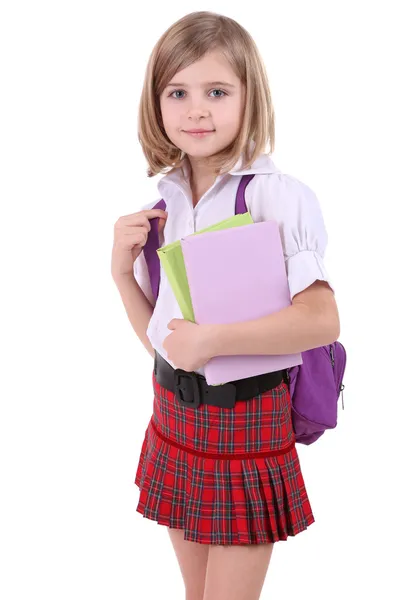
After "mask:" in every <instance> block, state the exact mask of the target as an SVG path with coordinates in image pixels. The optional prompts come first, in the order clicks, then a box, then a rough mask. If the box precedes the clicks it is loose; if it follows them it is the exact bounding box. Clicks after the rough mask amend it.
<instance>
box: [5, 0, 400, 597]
mask: <svg viewBox="0 0 400 600" xmlns="http://www.w3.org/2000/svg"><path fill="white" fill-rule="evenodd" d="M243 4H244V6H243V7H242V8H239V6H240V3H237V8H234V3H232V2H231V1H229V2H228V1H224V2H222V1H220V2H217V1H216V2H214V3H213V4H211V3H196V2H190V1H189V0H186V1H185V2H174V1H172V2H166V3H160V5H159V6H157V7H156V6H154V5H153V3H139V5H136V6H135V5H134V3H133V2H132V1H131V2H128V1H118V0H113V1H112V2H111V1H108V2H106V1H99V0H97V1H96V2H94V1H89V0H79V2H78V1H76V0H69V1H68V2H67V1H64V2H62V1H57V2H55V1H53V2H50V1H48V2H45V1H43V0H37V1H36V2H21V1H18V0H13V1H3V2H2V4H1V9H0V61H1V72H0V85H1V88H2V89H1V94H0V102H1V110H0V119H1V131H0V144H1V157H0V169H1V181H0V185H1V190H0V193H1V231H0V244H1V248H0V249H1V281H2V289H3V292H2V294H1V313H0V314H1V324H0V325H1V342H2V344H1V345H2V349H1V352H2V361H1V377H0V385H1V416H0V428H1V429H0V446H1V447H0V457H1V458H0V464H1V473H0V486H1V495H0V504H1V506H0V518H1V521H2V522H1V531H0V550H1V554H2V556H1V562H0V564H1V570H2V574H1V578H0V596H1V598H2V600H14V599H17V598H18V599H24V600H26V599H29V598H32V597H34V596H35V597H40V598H41V599H42V600H45V599H46V600H47V599H52V600H54V599H55V598H56V599H57V600H64V599H68V600H70V599H72V598H73V599H74V600H75V599H76V600H78V599H79V600H81V599H82V600H83V599H85V600H87V599H88V598H96V599H97V600H100V599H110V600H111V599H112V600H114V599H116V598H118V600H125V599H132V598H150V599H153V598H154V599H155V598H163V599H164V600H178V599H179V598H182V599H183V598H184V590H183V584H182V581H181V576H180V571H179V567H178V563H177V561H176V558H175V555H174V553H173V549H172V545H171V543H170V540H169V538H168V534H167V531H166V529H165V528H164V527H161V526H159V525H157V524H156V523H154V522H152V521H148V520H146V519H143V518H142V516H141V515H139V513H137V512H136V510H135V509H136V505H137V500H138V489H137V488H136V486H135V485H134V483H133V480H134V475H135V471H136V466H137V461H138V457H139V452H140V448H141V444H142V439H143V435H144V431H145V428H146V426H147V422H148V420H149V418H150V416H151V411H152V401H153V397H152V388H151V372H152V360H151V358H150V356H149V354H148V353H147V352H146V350H145V349H144V348H143V347H142V345H141V343H140V342H139V341H138V340H137V339H136V337H135V334H134V332H133V330H132V328H131V326H130V324H129V321H128V319H127V316H126V313H125V310H124V307H123V304H122V302H121V299H120V297H119V293H118V290H117V288H116V287H115V285H114V283H113V281H112V278H111V273H110V264H111V263H110V261H111V247H112V239H113V226H114V223H115V221H116V220H117V218H118V217H119V216H121V215H125V214H129V213H133V212H136V211H137V210H139V207H140V206H141V205H142V204H144V203H146V202H150V201H151V200H152V199H154V201H156V200H157V199H158V195H157V189H156V184H157V181H158V180H159V177H157V178H153V179H148V178H147V177H146V163H145V160H144V157H143V155H142V153H141V148H140V145H139V143H138V141H137V110H138V103H139V97H140V93H141V88H142V83H143V77H144V71H145V67H146V63H147V59H148V57H149V55H150V52H151V50H152V48H153V46H154V44H155V43H156V41H157V39H158V38H159V36H160V35H161V34H162V33H163V32H164V30H165V29H166V28H167V27H169V26H170V25H171V24H172V23H173V22H174V21H176V20H177V19H179V18H180V17H182V16H183V15H184V14H186V13H188V12H191V11H194V10H214V11H216V12H220V13H223V14H226V15H227V16H230V17H232V18H234V19H236V20H238V21H239V22H240V23H241V24H242V25H243V26H244V27H245V28H246V29H247V30H248V31H249V32H250V33H251V35H252V36H253V37H254V39H255V41H256V43H257V45H258V47H259V49H260V51H261V54H262V56H263V58H264V60H265V64H266V68H267V73H268V76H269V80H270V85H271V91H272V97H273V102H274V106H275V110H276V129H277V131H276V138H277V147H276V151H275V153H274V155H273V160H274V162H275V163H276V165H277V166H278V168H280V169H281V170H282V171H285V172H287V173H289V174H292V175H294V176H295V177H298V178H299V179H300V180H302V181H304V182H305V183H307V185H309V186H310V187H311V188H312V189H313V190H314V191H315V192H316V193H317V195H318V198H319V200H320V202H321V206H322V210H323V214H324V217H325V222H326V226H327V229H328V234H329V245H328V251H327V255H326V265H327V267H328V270H329V271H330V273H331V277H332V280H333V281H334V283H335V289H336V299H337V302H338V306H339V310H340V315H341V336H340V340H341V341H342V343H343V344H344V345H345V347H346V349H347V352H348V364H347V372H346V376H345V385H346V389H345V395H344V400H345V410H344V411H341V410H339V423H338V427H337V428H336V429H335V430H334V431H331V432H327V433H326V434H325V436H323V438H321V439H320V440H319V441H318V442H317V443H316V444H315V445H312V446H310V447H299V454H300V460H301V464H302V469H303V474H304V477H305V481H306V485H307V490H308V493H309V496H310V500H311V503H312V507H313V511H314V514H315V518H316V523H315V524H313V525H312V526H311V527H310V528H309V529H308V530H307V531H306V532H303V533H302V534H300V535H298V536H296V537H295V538H291V539H289V540H288V541H287V542H282V543H279V544H276V546H275V549H274V554H273V559H272V562H271V566H270V569H269V572H268V574H267V578H266V582H265V586H264V590H263V595H262V598H265V599H267V598H282V599H289V598H294V597H295V598H297V599H300V598H307V600H314V599H318V600H319V599H320V598H324V599H325V600H330V599H334V598H339V596H342V597H343V598H345V599H347V598H357V599H358V598H364V597H366V596H368V597H370V596H371V597H379V598H384V599H385V600H392V599H393V600H394V599H398V598H399V597H400V591H399V583H398V573H397V571H398V556H399V554H398V539H399V533H400V531H399V496H398V494H397V493H395V489H396V487H397V484H398V481H397V480H398V474H399V458H400V457H399V450H398V427H399V416H400V412H399V400H400V394H399V390H398V388H399V385H400V377H399V366H398V364H399V363H398V360H399V359H398V357H399V318H398V307H397V296H396V289H397V281H396V279H397V277H398V272H399V265H398V257H397V253H398V250H399V246H400V242H399V235H398V225H397V218H398V203H399V188H400V186H399V166H398V163H399V159H400V155H399V150H398V140H399V133H400V131H399V129H400V128H399V117H398V110H399V106H400V94H399V88H398V85H399V81H398V61H397V59H396V58H395V57H396V54H397V55H399V51H400V48H399V44H398V23H397V22H396V19H395V8H396V4H397V3H396V2H394V1H393V2H388V1H384V0H383V1H380V2H379V3H375V2H374V3H373V2H365V1H363V2H361V1H360V2H356V1H351V0H350V1H349V0H348V1H346V2H344V1H342V2H340V1H338V0H336V1H335V2H326V1H319V2H317V1H314V2H310V1H306V0H303V1H302V2H296V1H293V2H288V1H284V0H279V1H276V2H268V1H267V0H264V1H263V2H262V3H261V2H260V3H259V4H258V3H252V4H249V3H243ZM396 46H397V47H396ZM339 407H340V404H339ZM396 556H397V558H396Z"/></svg>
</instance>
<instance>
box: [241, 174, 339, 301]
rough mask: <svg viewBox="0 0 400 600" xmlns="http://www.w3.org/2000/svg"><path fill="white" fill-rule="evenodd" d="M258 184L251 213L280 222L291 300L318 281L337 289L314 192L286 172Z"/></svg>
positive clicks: (256, 218)
mask: <svg viewBox="0 0 400 600" xmlns="http://www.w3.org/2000/svg"><path fill="white" fill-rule="evenodd" d="M259 185H260V188H259V189H258V190H257V192H258V193H257V194H255V201H254V202H253V210H254V212H253V210H252V211H251V214H252V215H253V218H254V217H255V219H254V220H255V221H259V220H264V219H275V220H276V221H277V222H278V223H279V230H280V234H281V239H282V246H283V252H284V257H285V265H286V271H287V277H288V282H289V290H290V298H291V300H293V297H294V296H295V295H296V294H298V293H299V292H301V291H303V290H305V289H306V288H307V287H309V286H310V285H312V284H313V283H314V282H315V281H317V280H322V281H327V282H328V284H329V286H330V288H331V289H332V291H333V292H334V289H333V287H332V284H331V280H330V276H329V274H328V272H327V270H326V267H325V265H324V255H325V250H326V246H327V242H328V236H327V232H326V228H325V224H324V219H323V216H322V212H321V207H320V205H319V201H318V199H317V197H316V195H315V193H314V192H313V191H312V190H311V189H310V188H309V187H308V186H307V185H306V184H304V183H303V182H301V181H299V180H298V179H296V178H295V177H292V176H291V175H287V174H283V173H280V174H275V175H272V176H270V177H268V179H265V178H263V179H262V180H261V182H260V184H259Z"/></svg>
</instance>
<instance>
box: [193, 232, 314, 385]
mask: <svg viewBox="0 0 400 600" xmlns="http://www.w3.org/2000/svg"><path fill="white" fill-rule="evenodd" d="M181 245H182V252H183V257H184V261H185V267H186V273H187V278H188V283H189V288H190V294H191V299H192V304H193V311H194V316H195V320H196V323H198V324H200V325H201V324H203V323H213V324H215V323H216V324H222V323H236V322H240V321H250V320H253V319H259V318H261V317H264V316H266V315H269V314H272V313H274V312H277V311H279V310H282V309H283V308H286V307H287V306H290V304H291V301H290V291H289V285H288V280H287V274H286V268H285V260H284V256H283V249H282V243H281V238H280V234H279V226H278V224H277V223H276V222H275V221H263V222H261V223H253V224H251V225H243V226H242V227H234V228H231V229H221V230H219V231H212V232H206V233H202V234H199V235H191V236H188V237H186V238H183V239H182V240H181ZM301 364H302V358H301V353H299V354H289V355H287V354H286V355H245V356H242V355H240V356H239V355H229V356H215V357H213V358H212V359H211V360H209V361H208V362H207V363H206V364H205V365H204V375H205V378H206V381H207V383H208V384H209V385H218V384H222V383H226V382H228V381H235V380H236V379H242V378H245V377H252V376H253V375H260V374H261V373H270V372H272V371H278V370H280V369H286V368H290V367H293V366H295V365H301Z"/></svg>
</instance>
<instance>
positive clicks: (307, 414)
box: [143, 175, 346, 445]
mask: <svg viewBox="0 0 400 600" xmlns="http://www.w3.org/2000/svg"><path fill="white" fill-rule="evenodd" d="M253 177H254V175H243V176H242V178H241V181H240V183H239V187H238V191H237V195H236V205H235V214H241V213H245V212H247V207H246V203H245V199H244V193H245V189H246V186H247V185H248V183H249V182H250V181H251V180H252V179H253ZM153 208H160V209H162V210H165V208H166V204H165V201H164V200H160V201H159V202H158V203H157V204H156V205H155V206H154V207H153ZM158 221H159V219H158V218H155V219H151V221H150V226H151V229H150V231H149V234H148V237H147V242H146V244H145V246H144V248H143V252H144V256H145V260H146V263H147V268H148V271H149V276H150V283H151V289H152V291H153V296H154V299H155V300H156V299H157V297H158V290H159V285H160V261H159V258H158V255H157V249H158V248H159V245H160V244H159V238H158ZM302 359H303V364H302V365H299V366H296V367H291V368H289V369H286V374H287V380H288V381H287V383H288V386H289V391H290V396H291V403H292V423H293V429H294V432H295V437H296V442H298V443H300V444H306V445H309V444H312V443H313V442H315V441H316V440H317V439H318V438H319V437H321V435H322V434H323V433H324V432H325V430H326V429H333V428H334V427H336V425H337V403H338V399H339V396H340V393H341V392H342V408H344V404H343V389H344V385H343V383H342V382H343V376H344V371H345V367H346V351H345V349H344V347H343V345H342V344H341V343H340V342H338V341H336V342H334V343H333V344H329V346H321V347H320V348H314V349H312V350H307V351H306V352H302Z"/></svg>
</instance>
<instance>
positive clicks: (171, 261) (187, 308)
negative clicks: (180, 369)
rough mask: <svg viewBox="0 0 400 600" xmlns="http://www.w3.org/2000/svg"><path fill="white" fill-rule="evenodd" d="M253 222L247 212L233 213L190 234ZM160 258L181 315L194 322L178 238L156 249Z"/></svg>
mask: <svg viewBox="0 0 400 600" xmlns="http://www.w3.org/2000/svg"><path fill="white" fill-rule="evenodd" d="M251 223H253V219H252V218H251V215H250V213H249V212H246V213H244V214H239V215H235V216H234V217H230V218H229V219H225V221H220V222H219V223H216V224H215V225H211V227H206V228H205V229H202V230H201V231H196V232H195V233H192V234H191V235H200V234H201V233H205V232H206V231H218V230H219V229H228V228H229V227H241V226H243V225H250V224H251ZM157 253H158V256H159V258H160V263H161V265H162V267H163V269H164V271H165V274H166V275H167V278H168V281H169V284H170V286H171V288H172V291H173V292H174V294H175V298H176V300H177V302H178V304H179V308H180V309H181V311H182V316H183V318H184V319H186V320H187V321H192V322H193V323H195V319H194V314H193V306H192V299H191V297H190V290H189V284H188V280H187V276H186V268H185V262H184V259H183V253H182V247H181V242H180V240H178V241H176V242H173V243H172V244H168V246H163V247H162V248H159V249H158V250H157Z"/></svg>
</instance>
